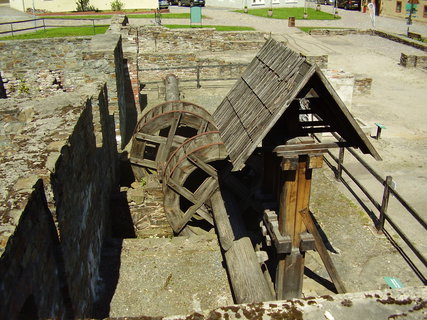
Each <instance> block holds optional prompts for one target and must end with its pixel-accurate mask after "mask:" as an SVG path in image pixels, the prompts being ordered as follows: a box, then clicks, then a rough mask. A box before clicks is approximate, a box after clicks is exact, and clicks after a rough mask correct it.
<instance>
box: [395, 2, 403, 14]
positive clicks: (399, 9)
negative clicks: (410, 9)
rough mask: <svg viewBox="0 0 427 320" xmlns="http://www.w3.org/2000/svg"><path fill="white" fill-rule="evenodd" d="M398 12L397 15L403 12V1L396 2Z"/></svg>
mask: <svg viewBox="0 0 427 320" xmlns="http://www.w3.org/2000/svg"><path fill="white" fill-rule="evenodd" d="M396 12H397V13H400V12H402V1H397V2H396Z"/></svg>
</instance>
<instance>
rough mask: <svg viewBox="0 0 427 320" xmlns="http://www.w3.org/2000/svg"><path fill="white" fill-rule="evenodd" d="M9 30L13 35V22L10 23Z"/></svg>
mask: <svg viewBox="0 0 427 320" xmlns="http://www.w3.org/2000/svg"><path fill="white" fill-rule="evenodd" d="M10 32H12V37H13V24H12V23H11V24H10Z"/></svg>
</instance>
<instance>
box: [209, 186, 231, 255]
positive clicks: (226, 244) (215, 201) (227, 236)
mask: <svg viewBox="0 0 427 320" xmlns="http://www.w3.org/2000/svg"><path fill="white" fill-rule="evenodd" d="M210 203H211V207H212V213H213V216H214V221H215V226H216V230H217V234H218V239H219V243H220V244H221V248H222V249H223V250H224V251H228V250H229V249H230V248H231V246H232V245H233V241H234V233H233V229H232V227H231V223H230V219H229V217H228V214H227V209H226V208H225V206H224V201H223V199H222V197H221V191H219V190H217V191H216V192H215V193H214V194H213V195H212V197H211V199H210Z"/></svg>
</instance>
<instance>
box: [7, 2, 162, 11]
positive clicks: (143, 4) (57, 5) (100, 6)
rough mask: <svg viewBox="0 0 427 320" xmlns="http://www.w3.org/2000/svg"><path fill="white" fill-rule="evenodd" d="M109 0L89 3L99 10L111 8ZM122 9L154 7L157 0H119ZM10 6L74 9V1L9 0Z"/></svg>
mask: <svg viewBox="0 0 427 320" xmlns="http://www.w3.org/2000/svg"><path fill="white" fill-rule="evenodd" d="M111 2H112V0H111V1H106V0H90V1H89V4H90V5H92V6H94V7H95V8H96V9H99V10H111ZM121 2H123V3H124V7H123V8H124V9H156V8H158V7H159V2H158V0H121ZM9 3H10V7H11V8H13V9H16V10H19V11H24V12H25V11H26V10H27V9H32V8H33V7H34V8H35V9H37V10H46V11H48V12H67V11H76V8H77V5H76V1H70V0H9Z"/></svg>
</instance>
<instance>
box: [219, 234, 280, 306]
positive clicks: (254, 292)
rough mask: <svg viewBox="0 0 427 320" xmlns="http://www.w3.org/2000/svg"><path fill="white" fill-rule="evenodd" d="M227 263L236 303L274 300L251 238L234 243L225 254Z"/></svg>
mask: <svg viewBox="0 0 427 320" xmlns="http://www.w3.org/2000/svg"><path fill="white" fill-rule="evenodd" d="M225 261H226V264H227V270H228V274H229V276H230V282H231V286H232V288H233V293H234V296H235V299H236V303H254V302H262V301H272V300H273V299H274V297H273V294H272V293H271V290H270V287H269V285H268V282H267V281H266V279H265V277H264V274H263V273H262V270H261V267H260V265H259V263H258V258H257V256H256V254H255V251H254V249H253V247H252V243H251V241H250V240H249V238H247V237H244V238H240V239H239V240H237V241H234V243H233V246H232V247H231V248H230V250H228V251H227V252H226V253H225Z"/></svg>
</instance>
